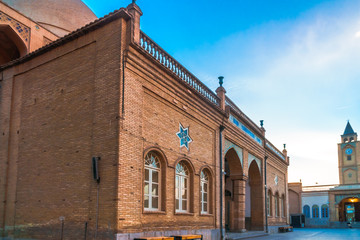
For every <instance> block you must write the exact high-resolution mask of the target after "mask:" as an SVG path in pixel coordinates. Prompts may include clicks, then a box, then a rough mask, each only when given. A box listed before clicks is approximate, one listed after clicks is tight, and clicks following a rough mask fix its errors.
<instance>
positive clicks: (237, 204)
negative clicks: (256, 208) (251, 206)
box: [232, 175, 247, 232]
mask: <svg viewBox="0 0 360 240" xmlns="http://www.w3.org/2000/svg"><path fill="white" fill-rule="evenodd" d="M232 179H233V184H234V185H233V186H234V193H233V194H234V201H233V202H234V225H233V228H234V229H233V230H236V231H241V232H244V231H246V230H245V187H246V181H247V177H246V176H244V175H242V176H235V177H232Z"/></svg>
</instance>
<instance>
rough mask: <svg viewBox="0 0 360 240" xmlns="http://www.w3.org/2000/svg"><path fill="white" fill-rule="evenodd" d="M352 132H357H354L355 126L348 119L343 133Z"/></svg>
mask: <svg viewBox="0 0 360 240" xmlns="http://www.w3.org/2000/svg"><path fill="white" fill-rule="evenodd" d="M352 134H355V132H354V130H353V128H352V127H351V125H350V122H349V121H348V122H347V124H346V127H345V131H344V134H343V135H352Z"/></svg>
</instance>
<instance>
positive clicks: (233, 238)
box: [226, 231, 269, 240]
mask: <svg viewBox="0 0 360 240" xmlns="http://www.w3.org/2000/svg"><path fill="white" fill-rule="evenodd" d="M268 235H269V234H268V233H266V232H264V231H249V232H243V233H226V240H238V239H248V238H255V237H262V236H268Z"/></svg>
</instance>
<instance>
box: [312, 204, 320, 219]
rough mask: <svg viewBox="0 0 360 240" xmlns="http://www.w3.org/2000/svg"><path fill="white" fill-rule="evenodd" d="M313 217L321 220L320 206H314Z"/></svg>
mask: <svg viewBox="0 0 360 240" xmlns="http://www.w3.org/2000/svg"><path fill="white" fill-rule="evenodd" d="M312 217H313V218H319V206H318V205H316V204H315V205H313V206H312Z"/></svg>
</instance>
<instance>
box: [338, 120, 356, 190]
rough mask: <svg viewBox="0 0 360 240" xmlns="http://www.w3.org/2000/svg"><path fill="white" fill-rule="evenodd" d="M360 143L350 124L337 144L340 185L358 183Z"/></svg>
mask: <svg viewBox="0 0 360 240" xmlns="http://www.w3.org/2000/svg"><path fill="white" fill-rule="evenodd" d="M359 156H360V142H359V141H358V140H357V133H356V132H354V130H353V128H352V127H351V125H350V122H348V123H347V124H346V127H345V131H344V134H343V135H341V143H339V144H338V157H339V178H340V185H343V184H358V183H360V157H359Z"/></svg>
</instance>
